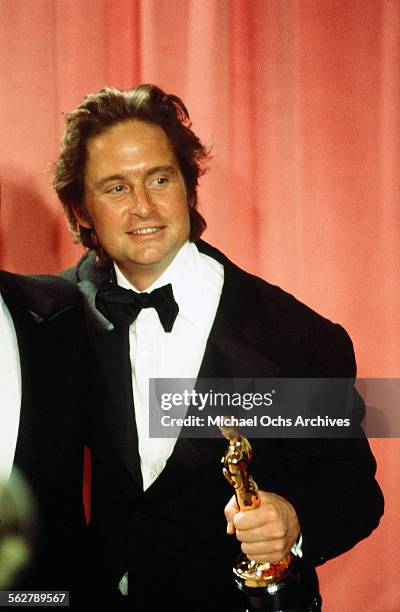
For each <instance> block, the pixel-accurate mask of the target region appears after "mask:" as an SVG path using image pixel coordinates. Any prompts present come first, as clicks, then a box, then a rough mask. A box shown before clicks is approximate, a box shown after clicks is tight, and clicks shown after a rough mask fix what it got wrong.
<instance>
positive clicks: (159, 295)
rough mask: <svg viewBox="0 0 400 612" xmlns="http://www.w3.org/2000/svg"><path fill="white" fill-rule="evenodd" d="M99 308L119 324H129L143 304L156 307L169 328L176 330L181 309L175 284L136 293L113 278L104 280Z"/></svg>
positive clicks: (97, 298) (168, 329)
mask: <svg viewBox="0 0 400 612" xmlns="http://www.w3.org/2000/svg"><path fill="white" fill-rule="evenodd" d="M96 308H97V309H98V310H99V311H100V312H101V314H102V315H104V316H105V317H106V319H108V320H109V321H111V323H112V324H113V325H114V327H117V328H122V327H129V325H130V324H131V323H132V322H133V321H134V320H135V319H136V317H137V316H138V314H139V312H140V311H141V310H142V308H155V309H156V310H157V313H158V316H159V318H160V321H161V325H162V326H163V328H164V329H165V331H166V332H170V331H172V328H173V326H174V323H175V319H176V317H177V316H178V312H179V307H178V304H177V303H176V302H175V299H174V294H173V292H172V285H171V284H168V285H164V287H160V288H159V289H154V291H152V292H151V293H136V292H135V291H132V290H131V289H124V288H123V287H120V286H119V285H115V284H114V283H111V282H109V281H103V282H102V283H101V285H100V287H99V289H98V291H97V294H96Z"/></svg>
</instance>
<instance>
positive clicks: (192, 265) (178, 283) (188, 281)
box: [114, 242, 204, 323]
mask: <svg viewBox="0 0 400 612" xmlns="http://www.w3.org/2000/svg"><path fill="white" fill-rule="evenodd" d="M200 258H201V254H200V253H199V251H198V250H197V248H196V246H195V245H194V244H193V242H185V244H184V245H183V246H182V247H181V248H180V249H179V251H178V253H177V254H176V255H175V257H174V259H173V260H172V262H171V263H170V265H169V266H168V268H167V269H166V270H164V272H163V273H162V274H161V276H159V277H158V278H157V279H156V280H155V281H154V283H152V284H151V285H150V287H148V288H147V289H146V293H150V291H153V289H157V288H158V287H162V286H163V285H167V284H168V283H171V285H172V289H173V292H174V297H175V300H176V302H177V304H178V306H179V314H178V316H182V317H184V318H185V319H187V320H188V321H191V322H193V323H196V321H198V319H199V318H200V316H201V311H202V307H201V304H202V301H201V295H202V287H203V283H204V279H203V277H204V274H203V268H202V266H201V260H200ZM114 269H115V275H116V279H117V283H118V285H120V286H121V287H124V288H125V289H132V290H133V291H136V292H137V293H140V291H138V290H137V289H136V287H135V286H134V285H132V284H131V283H130V282H129V281H128V279H127V278H126V277H125V276H124V274H123V273H122V272H121V270H120V269H119V267H118V265H117V264H116V263H115V261H114Z"/></svg>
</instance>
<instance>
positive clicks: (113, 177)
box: [93, 174, 128, 188]
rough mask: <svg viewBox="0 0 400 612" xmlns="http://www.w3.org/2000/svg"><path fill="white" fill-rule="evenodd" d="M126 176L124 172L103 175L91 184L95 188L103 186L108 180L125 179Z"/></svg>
mask: <svg viewBox="0 0 400 612" xmlns="http://www.w3.org/2000/svg"><path fill="white" fill-rule="evenodd" d="M127 180H128V179H127V177H126V176H125V175H124V174H110V175H109V176H103V177H102V178H100V179H99V180H98V181H95V182H94V183H93V185H94V186H95V187H97V188H99V187H103V185H105V184H106V183H108V182H109V181H127Z"/></svg>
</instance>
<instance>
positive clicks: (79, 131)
mask: <svg viewBox="0 0 400 612" xmlns="http://www.w3.org/2000/svg"><path fill="white" fill-rule="evenodd" d="M131 120H137V121H145V122H146V123H150V124H154V125H157V126H159V127H161V128H162V129H163V130H164V132H165V133H166V135H167V136H168V139H169V141H170V143H171V146H172V148H173V150H174V153H175V156H176V159H177V161H178V164H179V167H180V170H181V173H182V176H183V179H184V181H185V186H186V192H187V199H188V208H189V217H190V239H191V240H197V239H198V238H199V237H200V236H201V234H202V233H203V231H204V229H205V227H206V222H205V220H204V218H203V217H202V215H201V214H200V213H199V211H198V210H197V186H198V180H199V177H200V176H202V175H203V174H204V172H205V171H206V169H207V161H208V160H209V157H210V153H209V151H208V150H207V149H206V148H205V146H204V145H203V144H202V143H201V141H200V140H199V138H198V137H197V136H196V135H195V134H194V132H193V131H192V130H191V121H190V117H189V113H188V111H187V109H186V106H185V105H184V103H183V102H182V100H181V99H180V98H178V97H177V96H174V95H169V94H166V93H165V92H163V91H162V90H161V89H160V88H159V87H157V86H156V85H138V86H137V87H135V88H133V89H127V90H119V89H115V88H109V87H107V88H105V89H102V90H101V91H99V92H97V93H91V94H88V95H87V96H86V97H85V98H84V99H83V101H82V102H81V104H80V105H79V106H78V107H77V108H76V109H75V110H74V111H72V112H70V113H68V115H67V117H66V129H65V132H64V136H63V139H62V143H61V153H60V157H59V159H58V161H57V163H56V165H55V175H54V183H53V184H54V188H55V190H56V192H57V194H58V197H59V199H60V201H61V203H62V205H63V207H64V211H65V214H66V216H67V219H68V222H69V224H70V227H71V229H72V231H73V232H74V234H75V237H76V240H77V242H81V243H82V244H83V245H84V246H85V247H87V248H89V249H94V250H95V251H96V253H97V255H98V257H99V259H100V260H103V261H104V260H106V259H108V256H107V254H106V253H105V252H104V251H103V249H102V248H101V245H100V244H99V243H98V241H97V236H96V233H95V231H94V230H93V229H87V228H85V227H82V226H81V225H80V224H79V222H78V219H77V216H76V213H78V214H79V215H81V216H82V217H83V218H86V219H88V220H90V216H89V213H88V211H87V208H86V203H85V189H84V174H85V166H86V155H87V149H86V144H87V142H88V140H89V139H90V138H93V137H94V136H98V135H99V134H102V133H103V132H105V131H106V130H107V129H109V128H110V127H111V126H113V125H116V124H118V123H123V122H124V121H131Z"/></svg>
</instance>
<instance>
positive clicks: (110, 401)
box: [79, 260, 142, 488]
mask: <svg viewBox="0 0 400 612" xmlns="http://www.w3.org/2000/svg"><path fill="white" fill-rule="evenodd" d="M79 274H80V280H79V286H80V290H81V292H82V295H83V297H84V304H85V311H86V320H87V324H88V330H89V337H90V341H91V344H92V347H93V348H94V353H95V357H96V359H95V371H94V373H93V375H94V377H95V379H96V383H97V384H96V386H97V388H98V389H99V397H98V398H97V405H98V406H100V410H101V413H102V417H103V419H104V422H105V424H106V427H107V430H108V432H109V435H110V437H111V439H112V442H113V444H114V447H115V449H116V450H117V452H118V454H119V456H120V458H121V460H122V461H123V463H124V464H125V466H126V467H127V469H128V471H129V472H130V474H131V476H132V477H133V478H134V479H135V481H136V482H137V483H138V484H139V486H140V488H142V475H141V469H140V457H139V453H138V437H137V430H136V421H135V416H134V402H133V394H132V372H131V366H130V361H129V338H128V335H127V333H126V332H123V331H122V332H121V331H117V330H116V329H114V327H113V325H112V323H110V322H109V321H108V320H107V319H106V318H105V317H103V315H102V314H101V313H100V312H99V311H98V310H97V308H96V304H95V299H96V293H97V290H98V287H99V285H100V283H101V282H102V281H103V280H105V279H107V280H108V279H109V278H110V270H107V269H101V268H98V267H97V266H96V264H95V263H94V261H92V260H89V261H85V260H84V262H83V265H81V267H80V269H79Z"/></svg>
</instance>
